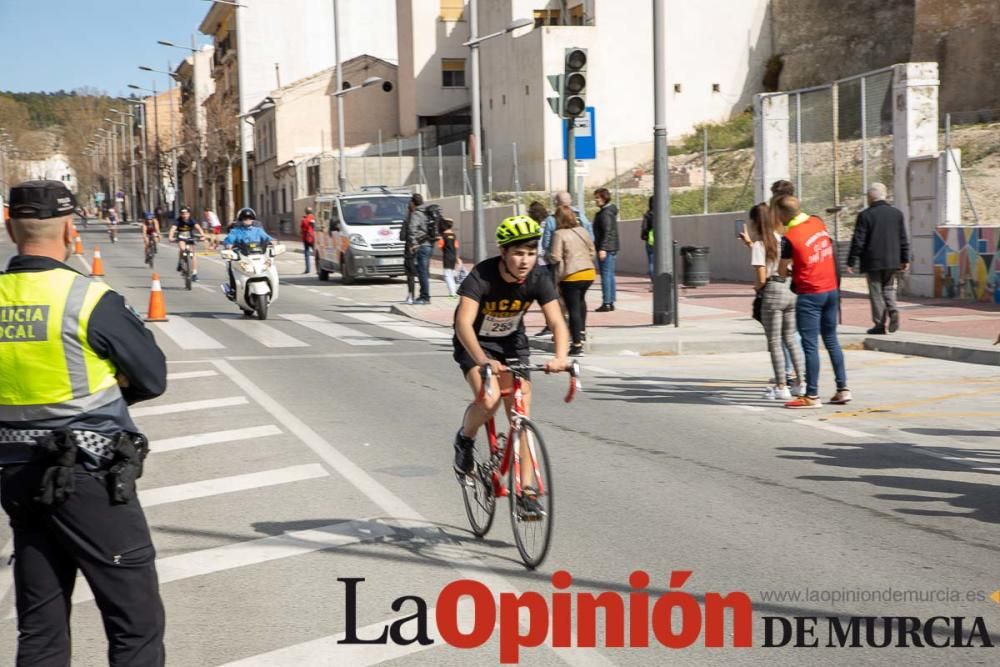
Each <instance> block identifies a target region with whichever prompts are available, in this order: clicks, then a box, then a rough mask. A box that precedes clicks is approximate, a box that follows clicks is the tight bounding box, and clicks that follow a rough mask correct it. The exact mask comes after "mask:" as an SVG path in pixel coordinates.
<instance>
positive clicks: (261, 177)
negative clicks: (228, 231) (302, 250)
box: [249, 55, 399, 229]
mask: <svg viewBox="0 0 1000 667" xmlns="http://www.w3.org/2000/svg"><path fill="white" fill-rule="evenodd" d="M371 77H378V78H380V79H382V81H381V82H380V83H378V84H376V85H372V86H369V87H366V88H362V89H360V90H355V91H353V92H351V93H348V94H347V95H344V96H343V97H344V144H345V146H346V147H351V146H358V145H364V144H371V143H374V142H375V141H377V139H378V137H379V132H381V133H382V136H383V137H384V138H386V139H388V138H389V137H393V136H398V135H399V117H398V113H397V110H398V107H399V102H398V98H397V93H396V90H397V68H396V65H394V64H393V63H390V62H387V61H385V60H382V59H381V58H376V57H374V56H370V55H361V56H357V57H355V58H351V59H350V60H347V61H345V62H344V63H343V86H344V88H350V87H352V86H359V85H360V84H361V83H362V82H363V81H365V80H366V79H369V78H371ZM336 90H337V85H336V67H328V68H326V69H324V70H322V71H320V72H317V73H315V74H313V75H311V76H308V77H305V78H303V79H300V80H299V81H294V82H292V83H290V84H288V85H287V86H284V87H282V88H278V89H276V90H273V91H271V93H270V94H269V95H268V96H267V97H265V98H264V99H263V100H262V101H261V102H260V103H259V104H257V105H256V106H255V107H254V108H253V109H251V110H250V112H249V116H250V119H251V121H252V122H253V128H254V146H255V150H254V160H253V164H254V168H253V176H254V187H253V190H254V192H255V193H256V197H255V199H254V204H253V205H254V206H255V207H256V210H257V213H258V215H259V217H260V218H261V219H262V220H263V221H264V222H265V224H267V225H268V226H269V228H271V229H279V228H280V223H281V222H282V221H284V222H285V224H286V226H287V225H288V223H290V222H291V221H294V220H297V219H298V218H299V217H300V216H301V215H302V213H303V211H304V209H305V207H306V206H308V205H310V204H311V202H312V198H313V197H315V195H317V194H319V193H320V192H321V191H323V192H330V191H332V190H333V189H334V187H335V183H336V172H335V165H336V161H335V159H334V157H333V156H334V154H335V153H336V151H337V112H336V98H335V97H333V93H334V92H335V91H336Z"/></svg>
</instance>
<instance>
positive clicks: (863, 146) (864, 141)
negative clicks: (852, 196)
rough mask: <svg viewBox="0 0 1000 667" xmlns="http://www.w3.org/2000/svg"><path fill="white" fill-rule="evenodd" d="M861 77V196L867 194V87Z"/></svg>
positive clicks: (865, 79)
mask: <svg viewBox="0 0 1000 667" xmlns="http://www.w3.org/2000/svg"><path fill="white" fill-rule="evenodd" d="M866 81H867V77H864V76H863V77H861V187H862V188H863V190H862V192H861V196H862V197H864V196H865V195H867V194H868V87H867V85H866Z"/></svg>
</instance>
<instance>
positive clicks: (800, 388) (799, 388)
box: [794, 382, 806, 396]
mask: <svg viewBox="0 0 1000 667" xmlns="http://www.w3.org/2000/svg"><path fill="white" fill-rule="evenodd" d="M794 393H795V395H796V396H805V395H806V383H805V382H803V383H801V384H798V385H795V392H794Z"/></svg>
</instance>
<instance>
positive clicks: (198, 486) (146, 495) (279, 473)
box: [139, 463, 329, 507]
mask: <svg viewBox="0 0 1000 667" xmlns="http://www.w3.org/2000/svg"><path fill="white" fill-rule="evenodd" d="M328 475H329V473H328V472H327V471H326V469H325V468H324V467H323V466H321V465H320V464H318V463H307V464H305V465H298V466H289V467H287V468H278V469H275V470H264V471H263V472H253V473H249V474H246V475H233V476H232V477H219V478H216V479H206V480H202V481H200V482H188V483H187V484H176V485H174V486H163V487H160V488H156V489H147V490H145V491H140V492H139V501H140V503H141V504H142V505H143V506H144V507H154V506H156V505H165V504H167V503H179V502H182V501H185V500H193V499H195V498H206V497H208V496H218V495H222V494H224V493H235V492H237V491H246V490H248V489H259V488H263V487H265V486H277V485H278V484H288V483H290V482H300V481H302V480H306V479H316V478H317V477H327V476H328Z"/></svg>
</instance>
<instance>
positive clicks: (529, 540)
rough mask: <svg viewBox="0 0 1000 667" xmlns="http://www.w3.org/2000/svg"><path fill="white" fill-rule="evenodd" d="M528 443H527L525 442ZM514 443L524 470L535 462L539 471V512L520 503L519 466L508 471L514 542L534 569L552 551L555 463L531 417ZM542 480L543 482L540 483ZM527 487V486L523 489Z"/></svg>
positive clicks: (534, 484) (526, 561)
mask: <svg viewBox="0 0 1000 667" xmlns="http://www.w3.org/2000/svg"><path fill="white" fill-rule="evenodd" d="M523 443H526V445H527V446H526V447H525V446H524V445H523ZM511 446H512V447H517V448H518V449H517V450H515V451H517V452H518V453H520V455H521V460H520V465H519V466H518V468H519V469H520V470H526V469H527V468H528V467H532V466H533V470H535V471H536V473H537V475H536V476H535V477H533V478H532V479H533V481H532V486H533V487H534V488H535V489H536V490H537V492H538V493H537V496H536V500H537V501H538V504H539V505H540V506H541V509H542V512H541V513H540V514H538V515H527V514H525V513H524V512H522V511H521V508H519V507H518V497H517V493H516V492H515V489H517V488H520V487H521V485H519V484H518V483H517V472H518V471H517V470H515V466H514V465H511V466H510V471H509V473H508V489H509V491H510V523H511V527H512V528H513V529H514V542H515V543H516V544H517V550H518V552H519V553H520V554H521V560H522V561H523V562H524V564H525V565H526V566H527V567H528V568H529V569H532V570H534V569H535V568H536V567H538V566H539V565H541V564H542V561H543V560H545V556H546V555H547V554H548V552H549V544H550V542H551V540H552V524H553V518H554V513H553V509H554V504H553V498H554V496H553V487H552V464H551V463H550V462H549V456H548V453H547V452H546V450H545V442H544V441H543V440H542V435H541V433H539V432H538V429H537V428H536V427H535V425H534V424H532V423H531V422H530V421H528V420H527V419H525V420H524V421H523V422H521V428H520V429H518V431H517V442H515V443H511ZM525 479H527V475H526V474H525V473H522V474H521V480H525ZM539 482H541V484H539ZM521 490H522V491H523V488H522V489H521Z"/></svg>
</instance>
